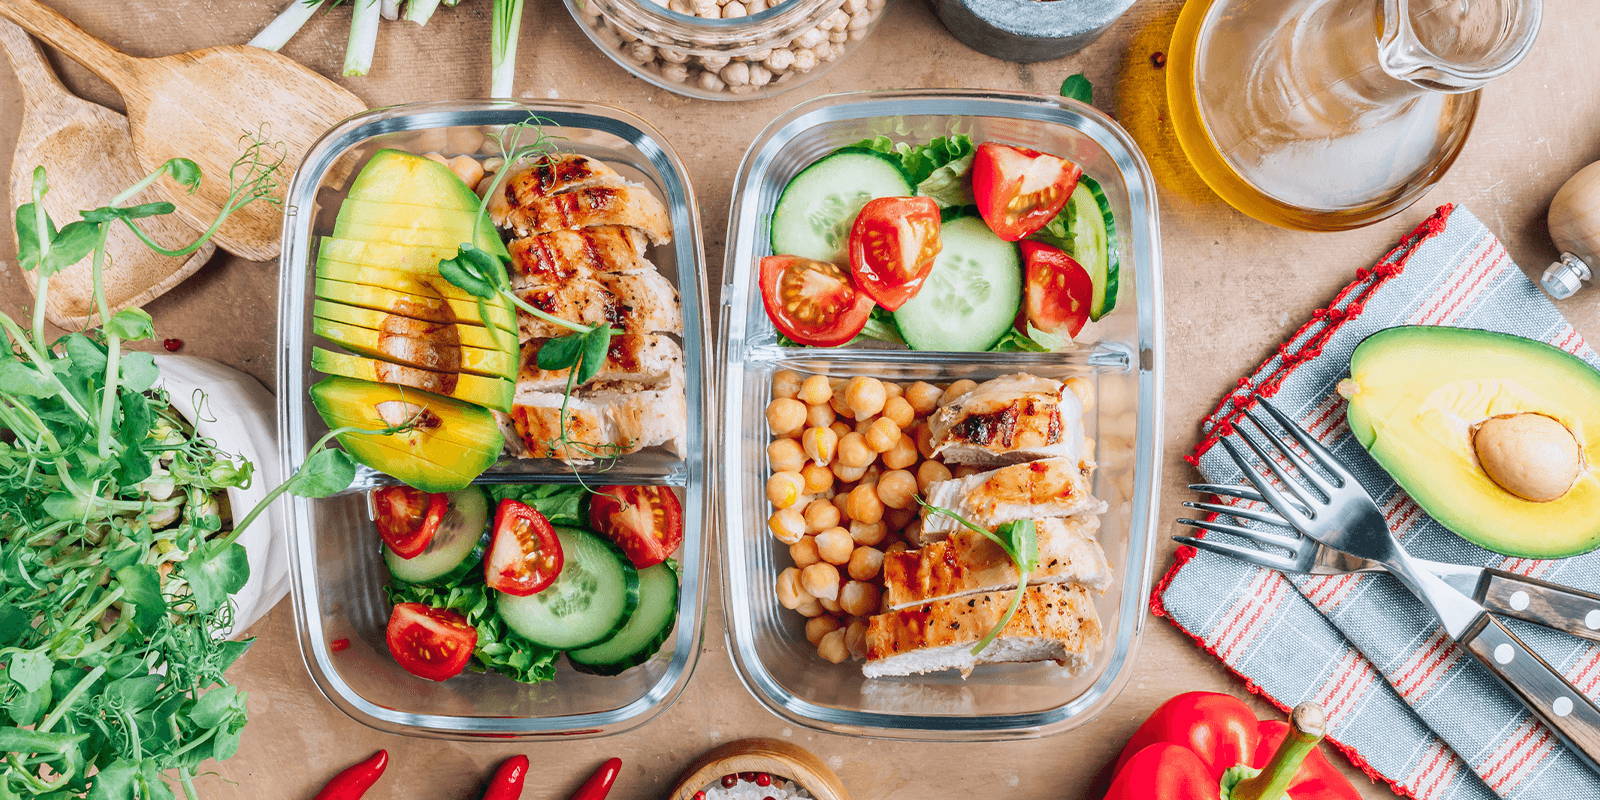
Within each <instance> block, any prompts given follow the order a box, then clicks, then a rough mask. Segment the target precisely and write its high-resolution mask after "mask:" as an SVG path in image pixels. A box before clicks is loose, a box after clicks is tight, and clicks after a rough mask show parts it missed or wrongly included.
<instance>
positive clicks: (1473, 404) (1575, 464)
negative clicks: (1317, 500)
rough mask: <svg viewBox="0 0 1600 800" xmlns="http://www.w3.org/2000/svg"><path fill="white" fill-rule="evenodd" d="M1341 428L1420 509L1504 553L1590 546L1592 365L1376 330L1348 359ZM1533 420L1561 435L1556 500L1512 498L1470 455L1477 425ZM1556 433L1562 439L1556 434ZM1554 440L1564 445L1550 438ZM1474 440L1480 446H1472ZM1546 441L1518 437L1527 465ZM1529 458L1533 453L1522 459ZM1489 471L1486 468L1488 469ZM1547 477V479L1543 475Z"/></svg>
mask: <svg viewBox="0 0 1600 800" xmlns="http://www.w3.org/2000/svg"><path fill="white" fill-rule="evenodd" d="M1339 391H1340V393H1341V394H1343V395H1344V396H1345V397H1346V398H1347V399H1348V400H1349V408H1348V412H1347V418H1348V420H1349V423H1350V430H1351V432H1352V433H1354V434H1355V436H1356V438H1357V440H1359V441H1360V442H1361V444H1362V446H1363V447H1365V448H1366V449H1367V452H1369V453H1370V454H1371V455H1372V457H1373V458H1374V459H1375V460H1376V461H1377V462H1378V463H1379V464H1380V465H1382V466H1383V468H1384V469H1385V470H1387V471H1388V472H1389V474H1390V475H1391V476H1392V477H1393V478H1394V479H1395V482H1396V483H1398V484H1399V485H1400V487H1401V488H1403V489H1405V491H1406V493H1407V494H1409V495H1410V496H1411V499H1412V500H1414V501H1416V503H1417V505H1418V506H1420V507H1421V508H1422V510H1424V511H1426V512H1428V514H1429V515H1430V516H1432V517H1433V518H1434V519H1436V520H1438V521H1439V523H1440V524H1441V525H1443V526H1445V527H1446V528H1449V529H1450V530H1452V531H1454V532H1455V533H1456V534H1458V535H1460V536H1461V537H1462V538H1464V539H1466V540H1468V541H1470V542H1473V543H1474V544H1477V545H1479V546H1481V547H1484V548H1487V549H1489V550H1493V551H1495V552H1497V553H1503V554H1505V555H1511V556H1521V557H1526V558H1561V557H1566V556H1572V555H1577V554H1579V553H1585V552H1588V551H1590V550H1593V549H1595V548H1596V547H1597V546H1600V474H1597V471H1596V468H1595V459H1596V457H1597V456H1600V372H1597V371H1596V370H1595V369H1594V368H1593V367H1591V366H1589V365H1588V364H1587V363H1585V362H1584V361H1583V360H1582V359H1579V358H1577V357H1575V356H1573V355H1571V354H1569V353H1566V352H1565V351H1562V350H1559V349H1557V348H1555V347H1551V346H1550V345H1547V344H1544V343H1542V342H1537V341H1534V340H1532V339H1524V338H1522V337H1518V336H1510V335H1507V334H1502V333H1494V332H1491V331H1482V330H1475V329H1469V328H1448V327H1434V326H1406V327H1398V328H1390V329H1388V330H1384V331H1379V332H1378V333H1375V334H1373V335H1371V336H1369V337H1367V339H1366V340H1365V341H1363V342H1362V343H1361V344H1360V345H1358V346H1357V347H1356V349H1355V352H1354V353H1352V354H1351V357H1350V378H1349V380H1347V381H1345V382H1343V383H1341V384H1340V387H1339ZM1524 415H1537V416H1539V417H1542V418H1547V419H1548V420H1554V421H1555V422H1557V423H1559V424H1560V425H1559V427H1558V426H1549V425H1546V426H1544V427H1546V428H1552V429H1554V430H1557V431H1560V430H1561V428H1564V429H1565V433H1566V434H1570V437H1571V440H1572V441H1571V442H1570V443H1565V445H1566V446H1568V447H1570V446H1571V444H1572V443H1575V445H1576V458H1575V459H1572V460H1571V461H1570V463H1568V464H1567V468H1569V469H1570V472H1571V474H1570V475H1567V474H1565V473H1563V474H1561V475H1560V476H1559V483H1560V484H1561V485H1566V482H1567V480H1569V479H1570V481H1571V483H1570V486H1568V487H1567V488H1566V491H1565V492H1561V493H1559V496H1556V497H1554V499H1549V500H1546V501H1543V502H1536V501H1533V500H1529V499H1526V498H1525V497H1522V496H1519V495H1518V494H1516V493H1515V492H1514V491H1512V490H1511V489H1508V488H1507V485H1510V486H1513V487H1515V482H1514V481H1512V480H1510V479H1508V478H1505V477H1499V480H1500V481H1502V482H1504V483H1505V484H1506V485H1502V483H1501V482H1497V476H1499V475H1504V474H1505V473H1506V472H1508V471H1510V470H1507V469H1506V468H1504V467H1503V466H1501V465H1500V464H1499V463H1498V461H1499V457H1498V456H1494V457H1495V458H1496V461H1497V463H1494V464H1488V465H1487V466H1486V464H1485V463H1484V462H1483V461H1482V460H1480V458H1479V447H1478V446H1475V437H1477V436H1478V435H1479V432H1480V431H1481V430H1483V429H1484V425H1485V423H1490V422H1491V421H1498V420H1505V419H1512V418H1517V417H1522V416H1524ZM1556 436H1557V437H1560V436H1561V434H1559V433H1558V434H1556ZM1555 444H1556V445H1562V444H1563V443H1562V442H1556V443H1555ZM1479 446H1481V443H1479ZM1551 449H1552V446H1551V445H1549V443H1546V442H1532V443H1528V446H1527V447H1523V448H1521V450H1519V451H1518V452H1520V453H1523V454H1525V455H1524V457H1525V458H1526V459H1527V462H1528V463H1527V464H1526V465H1513V466H1526V468H1527V469H1541V468H1544V462H1541V461H1540V460H1539V459H1540V458H1542V456H1541V455H1540V454H1542V453H1548V452H1550V451H1551ZM1527 454H1531V455H1527ZM1491 472H1493V473H1496V475H1495V476H1492V475H1491ZM1547 477H1548V476H1547Z"/></svg>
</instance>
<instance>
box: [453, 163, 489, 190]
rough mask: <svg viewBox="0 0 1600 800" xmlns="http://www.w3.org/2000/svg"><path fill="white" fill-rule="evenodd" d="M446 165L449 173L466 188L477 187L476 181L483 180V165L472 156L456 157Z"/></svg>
mask: <svg viewBox="0 0 1600 800" xmlns="http://www.w3.org/2000/svg"><path fill="white" fill-rule="evenodd" d="M447 163H448V165H449V167H450V171H451V172H454V173H455V174H456V177H457V178H460V179H461V182H462V183H465V184H466V185H468V186H477V185H478V181H481V180H483V164H481V163H479V161H478V159H476V158H473V157H472V156H456V157H455V158H452V159H450V161H449V162H447Z"/></svg>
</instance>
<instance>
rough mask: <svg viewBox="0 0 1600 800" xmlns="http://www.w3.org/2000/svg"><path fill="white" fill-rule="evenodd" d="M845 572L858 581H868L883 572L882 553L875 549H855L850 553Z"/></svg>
mask: <svg viewBox="0 0 1600 800" xmlns="http://www.w3.org/2000/svg"><path fill="white" fill-rule="evenodd" d="M845 570H846V571H848V572H849V573H850V577H851V578H853V579H855V580H858V581H870V580H872V579H873V578H876V577H878V573H879V572H882V571H883V551H882V550H879V549H878V548H876V547H857V548H856V549H855V550H853V551H851V553H850V561H849V565H848V566H846V567H845Z"/></svg>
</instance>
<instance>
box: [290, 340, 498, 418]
mask: <svg viewBox="0 0 1600 800" xmlns="http://www.w3.org/2000/svg"><path fill="white" fill-rule="evenodd" d="M311 368H312V369H314V370H316V371H318V372H326V373H327V374H329V375H343V376H344V377H346V378H357V379H359V380H364V381H376V382H378V383H393V384H398V385H401V386H409V387H411V388H413V389H421V390H423V391H425V392H432V393H434V394H438V395H444V396H445V397H453V398H455V399H457V400H462V401H465V402H468V403H477V404H478V405H480V406H484V407H485V408H492V409H494V410H496V411H506V412H509V411H511V395H512V393H513V392H514V391H515V388H516V387H515V385H514V384H512V382H511V381H508V380H505V379H504V378H487V377H484V376H482V375H472V374H468V373H465V372H434V371H432V370H426V369H421V368H419V367H408V366H406V365H404V364H394V363H391V362H388V361H379V360H378V359H375V358H367V357H365V356H357V355H351V354H349V353H335V352H333V351H332V350H325V349H323V348H321V347H313V348H311Z"/></svg>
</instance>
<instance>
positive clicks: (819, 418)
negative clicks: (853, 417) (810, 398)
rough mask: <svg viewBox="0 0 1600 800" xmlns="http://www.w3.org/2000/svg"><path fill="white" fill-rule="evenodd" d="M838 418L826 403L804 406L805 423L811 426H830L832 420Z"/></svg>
mask: <svg viewBox="0 0 1600 800" xmlns="http://www.w3.org/2000/svg"><path fill="white" fill-rule="evenodd" d="M838 418H839V417H838V415H836V414H834V413H833V409H832V408H830V407H829V406H828V404H827V403H820V404H818V405H814V406H806V424H807V425H810V426H811V427H813V428H827V427H830V426H832V425H833V421H834V420H836V419H838Z"/></svg>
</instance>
